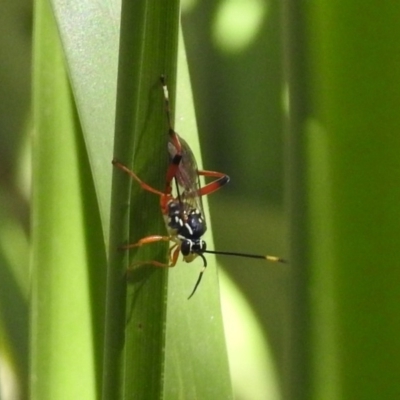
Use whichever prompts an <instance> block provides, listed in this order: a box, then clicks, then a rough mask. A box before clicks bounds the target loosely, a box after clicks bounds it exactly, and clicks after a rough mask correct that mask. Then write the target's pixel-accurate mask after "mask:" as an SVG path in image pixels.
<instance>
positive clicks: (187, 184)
mask: <svg viewBox="0 0 400 400" xmlns="http://www.w3.org/2000/svg"><path fill="white" fill-rule="evenodd" d="M178 139H179V141H180V144H181V151H182V160H181V162H180V164H179V168H178V172H177V173H176V175H175V182H176V186H177V192H178V193H177V197H178V198H179V199H180V201H181V203H182V205H183V209H184V210H185V211H190V210H193V209H197V210H199V211H200V212H201V214H202V215H203V217H204V212H203V202H202V199H201V196H199V189H200V179H199V174H198V169H197V163H196V159H195V158H194V154H193V152H192V150H191V149H190V147H189V145H188V144H187V142H186V141H185V140H184V139H182V138H181V137H180V136H178ZM168 152H169V154H170V158H171V159H172V158H173V157H174V156H175V154H176V153H177V149H176V148H175V145H174V143H173V141H172V140H169V142H168Z"/></svg>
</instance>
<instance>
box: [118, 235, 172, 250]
mask: <svg viewBox="0 0 400 400" xmlns="http://www.w3.org/2000/svg"><path fill="white" fill-rule="evenodd" d="M169 241H171V237H170V236H161V235H151V236H146V237H144V238H142V239H140V240H139V241H138V242H137V243H132V244H127V245H125V246H121V247H120V249H121V250H127V249H133V248H134V247H140V246H142V245H144V244H149V243H156V242H169Z"/></svg>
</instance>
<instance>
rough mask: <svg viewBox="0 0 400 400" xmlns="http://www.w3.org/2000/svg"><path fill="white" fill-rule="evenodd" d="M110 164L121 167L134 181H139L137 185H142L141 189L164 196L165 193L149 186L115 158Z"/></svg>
mask: <svg viewBox="0 0 400 400" xmlns="http://www.w3.org/2000/svg"><path fill="white" fill-rule="evenodd" d="M112 164H113V165H114V166H115V167H117V168H119V169H122V171H124V172H126V173H127V174H128V175H129V176H130V177H131V178H133V179H134V180H135V181H136V182H138V183H139V185H140V186H141V187H142V189H144V190H147V191H148V192H151V193H154V194H157V195H158V196H165V194H166V193H163V192H160V191H159V190H157V189H154V188H152V187H151V186H149V185H148V184H147V183H145V182H143V181H142V180H141V179H140V178H139V177H138V176H137V175H136V174H135V173H134V172H133V171H132V170H130V169H129V168H128V167H126V166H125V165H124V164H121V163H120V162H119V161H117V160H112Z"/></svg>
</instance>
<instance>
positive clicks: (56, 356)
mask: <svg viewBox="0 0 400 400" xmlns="http://www.w3.org/2000/svg"><path fill="white" fill-rule="evenodd" d="M33 100H34V101H33V102H34V127H35V135H34V141H33V156H32V159H33V185H32V186H33V200H32V227H33V229H32V241H33V249H32V252H33V255H32V308H31V310H32V319H31V324H32V325H31V330H32V333H31V346H32V349H31V360H32V364H31V377H32V381H31V398H32V399H54V398H57V399H64V398H65V399H71V398H80V397H83V398H95V397H96V392H97V391H98V383H99V382H98V381H97V374H96V372H97V371H96V367H97V368H98V367H99V366H100V365H101V361H102V354H101V352H100V348H99V347H98V346H99V343H101V338H102V331H103V329H102V326H103V324H102V318H103V314H104V300H102V299H103V298H104V294H103V293H102V288H104V283H102V282H104V273H105V268H106V257H105V256H106V254H105V248H104V241H103V235H102V228H101V224H100V215H99V212H98V207H97V200H96V197H95V190H94V185H93V180H92V176H91V174H90V169H89V164H88V159H87V153H86V149H85V146H84V142H83V140H82V132H81V129H80V125H79V121H78V118H77V113H76V110H75V104H74V101H73V99H72V96H71V91H70V87H69V82H68V79H67V75H66V71H65V68H64V63H63V54H62V51H61V47H60V44H59V39H58V34H57V30H56V27H55V24H54V20H53V15H52V13H51V10H50V8H49V5H48V3H47V1H38V2H37V3H36V8H35V46H34V98H33ZM72 365H73V368H67V367H66V366H72ZM82 382H84V385H82Z"/></svg>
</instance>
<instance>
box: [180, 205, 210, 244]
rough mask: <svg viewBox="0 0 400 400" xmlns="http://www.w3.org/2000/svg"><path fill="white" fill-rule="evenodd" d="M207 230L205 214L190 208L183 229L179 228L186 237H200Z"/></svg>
mask: <svg viewBox="0 0 400 400" xmlns="http://www.w3.org/2000/svg"><path fill="white" fill-rule="evenodd" d="M205 231H206V224H205V222H204V219H203V216H202V215H201V213H200V211H199V210H197V209H194V210H190V212H189V213H188V214H186V215H185V218H184V224H183V226H182V228H181V229H179V234H180V235H182V236H184V237H185V238H190V239H198V238H200V237H201V236H203V235H204V233H205Z"/></svg>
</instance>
